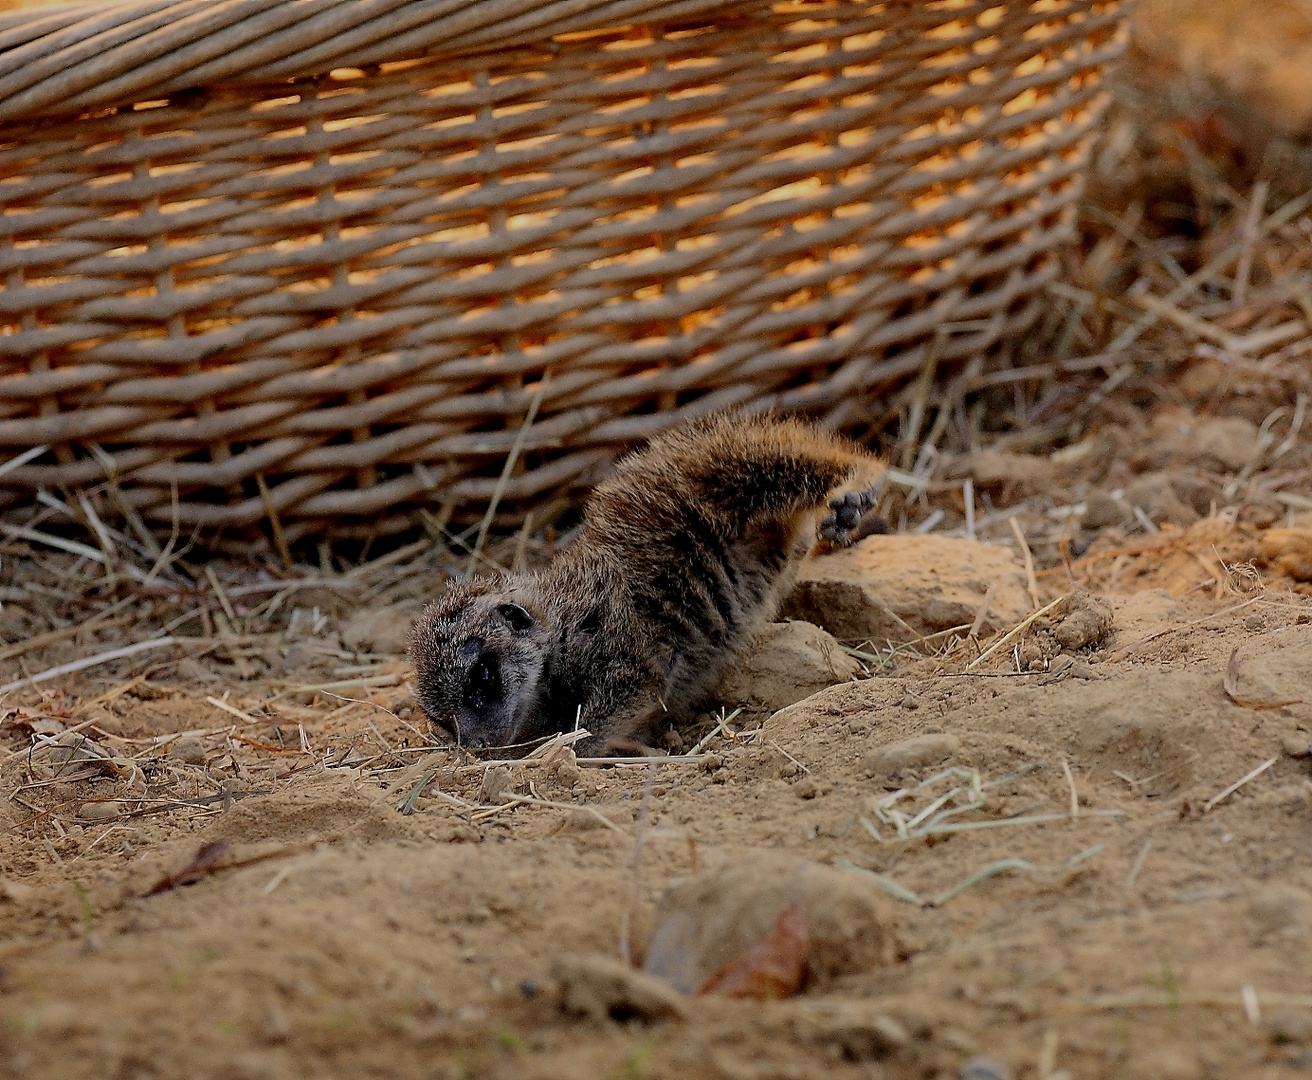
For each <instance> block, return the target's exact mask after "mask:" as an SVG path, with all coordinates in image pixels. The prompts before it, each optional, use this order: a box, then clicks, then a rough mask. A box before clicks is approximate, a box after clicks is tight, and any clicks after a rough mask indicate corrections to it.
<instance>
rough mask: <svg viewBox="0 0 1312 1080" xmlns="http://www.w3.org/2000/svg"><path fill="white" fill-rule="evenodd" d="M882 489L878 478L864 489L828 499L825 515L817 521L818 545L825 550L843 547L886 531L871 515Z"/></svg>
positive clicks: (886, 528) (882, 485) (882, 521)
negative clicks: (821, 544) (822, 545)
mask: <svg viewBox="0 0 1312 1080" xmlns="http://www.w3.org/2000/svg"><path fill="white" fill-rule="evenodd" d="M883 490H884V477H882V476H881V477H880V478H879V479H878V480H877V481H875V483H873V484H871V485H870V487H868V488H865V489H863V490H861V491H849V492H848V493H847V494H846V495H835V496H834V497H833V498H832V499H830V500H829V513H827V514H826V515H825V516H824V517H822V518H821V519H820V529H819V536H820V540H821V542H822V543H824V544H826V545H828V546H829V547H836V548H837V547H846V546H847V545H848V544H854V543H856V541H858V540H860V539H861V538H862V537H865V536H874V535H876V534H877V533H886V532H888V531H889V529H888V523H887V522H886V521H884V519H883V518H881V517H879V516H878V515H876V514H875V513H873V511H874V509H875V507H876V506H877V505H878V503H879V496H880V493H881V492H882V491H883Z"/></svg>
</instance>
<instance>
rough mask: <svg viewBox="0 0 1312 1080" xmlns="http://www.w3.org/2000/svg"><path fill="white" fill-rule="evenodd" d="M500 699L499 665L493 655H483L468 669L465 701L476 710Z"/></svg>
mask: <svg viewBox="0 0 1312 1080" xmlns="http://www.w3.org/2000/svg"><path fill="white" fill-rule="evenodd" d="M500 699H501V664H500V663H499V662H498V661H497V658H496V656H495V655H494V654H493V653H484V654H483V655H482V656H480V657H479V658H478V660H477V661H476V662H475V664H474V666H473V667H471V668H470V669H469V685H468V686H467V687H466V688H465V701H466V702H467V703H468V704H469V705H472V706H473V707H474V708H476V709H477V708H481V707H483V706H484V705H490V704H491V703H492V702H494V701H499V700H500Z"/></svg>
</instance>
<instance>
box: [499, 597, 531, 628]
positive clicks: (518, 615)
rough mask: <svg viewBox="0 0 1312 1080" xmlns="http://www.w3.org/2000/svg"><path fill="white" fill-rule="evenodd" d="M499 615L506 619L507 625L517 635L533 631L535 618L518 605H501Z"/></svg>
mask: <svg viewBox="0 0 1312 1080" xmlns="http://www.w3.org/2000/svg"><path fill="white" fill-rule="evenodd" d="M497 614H498V615H500V616H501V617H502V618H503V619H505V620H506V625H507V626H509V627H510V629H512V630H513V631H515V633H517V634H522V633H524V631H525V630H532V629H533V616H532V615H530V614H529V613H528V612H527V611H525V610H524V609H523V608H522V607H520V606H519V605H518V604H500V605H498V606H497Z"/></svg>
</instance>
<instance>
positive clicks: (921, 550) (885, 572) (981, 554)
mask: <svg viewBox="0 0 1312 1080" xmlns="http://www.w3.org/2000/svg"><path fill="white" fill-rule="evenodd" d="M990 586H995V589H994V593H993V598H992V599H991V600H990V601H989V607H988V612H987V614H986V616H985V619H984V626H983V630H982V632H983V633H984V634H990V633H993V632H994V631H996V630H998V629H1000V628H1003V627H1010V626H1014V625H1015V624H1016V623H1018V622H1020V620H1021V619H1023V618H1024V617H1025V616H1026V615H1027V614H1029V612H1030V608H1031V605H1030V599H1029V594H1028V592H1027V591H1026V582H1025V571H1024V569H1023V567H1022V566H1021V563H1020V561H1019V559H1018V558H1017V557H1016V556H1015V555H1014V554H1013V553H1012V552H1011V550H1010V549H1008V548H1002V547H991V546H989V545H987V544H981V543H977V542H975V541H972V540H959V539H953V538H951V537H945V536H871V537H867V538H866V539H865V540H862V541H861V542H860V543H858V544H855V545H853V546H852V547H850V548H845V549H843V550H841V551H836V552H833V553H832V554H828V555H823V556H820V557H818V558H814V559H809V560H808V561H807V562H806V563H805V564H804V565H803V566H802V570H801V572H800V574H799V575H798V580H797V584H796V585H795V586H794V588H793V591H792V593H791V594H790V595H789V597H788V599H787V600H786V601H785V603H784V614H785V615H787V616H789V617H790V618H797V619H806V620H807V621H809V622H813V623H815V624H817V625H819V626H823V627H824V628H825V629H826V630H828V631H829V633H831V634H833V635H834V637H836V638H838V639H839V640H840V641H857V642H859V641H872V642H874V643H875V644H876V645H880V646H882V645H883V644H884V643H885V641H893V642H905V641H911V640H914V639H915V638H917V637H921V636H924V635H927V634H933V633H937V632H938V631H940V630H947V629H950V628H951V627H954V626H963V625H964V626H968V625H970V624H971V623H973V622H974V620H975V616H976V615H977V614H978V612H979V609H980V607H981V606H982V605H983V603H984V597H985V595H986V594H987V593H988V590H989V587H990Z"/></svg>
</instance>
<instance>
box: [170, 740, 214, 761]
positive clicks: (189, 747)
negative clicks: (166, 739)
mask: <svg viewBox="0 0 1312 1080" xmlns="http://www.w3.org/2000/svg"><path fill="white" fill-rule="evenodd" d="M169 757H171V758H174V759H175V760H177V761H180V762H181V763H182V764H183V765H204V764H205V744H204V743H203V742H201V741H200V740H199V739H195V738H191V737H187V738H182V739H178V740H177V742H175V743H174V744H173V745H172V746H171V747H169Z"/></svg>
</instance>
